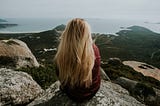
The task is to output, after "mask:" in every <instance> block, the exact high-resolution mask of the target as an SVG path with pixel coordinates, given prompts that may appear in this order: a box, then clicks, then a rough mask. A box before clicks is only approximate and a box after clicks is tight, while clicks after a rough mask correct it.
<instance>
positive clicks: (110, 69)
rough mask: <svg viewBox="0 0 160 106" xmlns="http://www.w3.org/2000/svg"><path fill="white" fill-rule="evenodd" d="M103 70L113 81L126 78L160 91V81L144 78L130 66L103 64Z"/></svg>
mask: <svg viewBox="0 0 160 106" xmlns="http://www.w3.org/2000/svg"><path fill="white" fill-rule="evenodd" d="M102 68H103V69H104V71H105V72H106V74H107V75H108V76H109V78H110V79H111V80H116V79H117V78H118V77H125V78H128V79H131V80H135V81H138V82H140V83H143V84H146V85H148V86H151V87H155V88H158V89H160V81H158V80H156V79H154V78H152V77H147V76H144V75H143V74H142V73H139V72H136V71H135V70H134V69H133V68H131V67H129V66H126V65H123V64H120V65H115V64H114V65H113V64H102Z"/></svg>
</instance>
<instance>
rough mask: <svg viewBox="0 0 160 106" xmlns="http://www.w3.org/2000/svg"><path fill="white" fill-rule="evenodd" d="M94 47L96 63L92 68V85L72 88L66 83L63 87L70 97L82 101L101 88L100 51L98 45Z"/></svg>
mask: <svg viewBox="0 0 160 106" xmlns="http://www.w3.org/2000/svg"><path fill="white" fill-rule="evenodd" d="M93 49H94V53H95V63H94V67H93V69H92V85H91V86H90V87H89V88H85V87H75V88H70V87H69V86H67V85H66V86H65V87H64V88H63V90H62V89H61V90H62V91H63V92H65V93H66V94H67V95H68V97H69V98H71V99H72V100H74V101H76V102H82V101H84V100H88V99H91V98H92V97H93V96H94V95H95V94H96V92H97V91H98V89H99V88H100V82H101V81H100V53H99V49H98V47H97V46H96V45H95V44H94V45H93Z"/></svg>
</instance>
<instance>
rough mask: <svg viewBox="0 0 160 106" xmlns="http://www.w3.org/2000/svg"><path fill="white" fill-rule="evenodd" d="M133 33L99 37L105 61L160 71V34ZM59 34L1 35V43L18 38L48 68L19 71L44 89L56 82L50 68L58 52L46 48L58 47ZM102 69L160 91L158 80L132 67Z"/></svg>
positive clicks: (133, 30)
mask: <svg viewBox="0 0 160 106" xmlns="http://www.w3.org/2000/svg"><path fill="white" fill-rule="evenodd" d="M64 27H65V26H64V25H60V26H58V27H57V28H56V30H58V31H62V30H63V29H64ZM129 29H130V30H122V31H120V32H118V33H117V34H118V35H119V36H114V35H104V34H101V35H100V36H98V37H97V40H96V44H97V45H98V47H99V49H100V53H101V58H102V60H103V61H106V60H107V59H109V58H112V57H118V58H120V59H121V60H122V61H123V60H135V61H142V62H145V63H148V64H151V65H153V66H156V67H158V68H160V65H159V64H160V52H159V50H160V43H159V42H160V34H157V33H154V32H152V31H150V30H148V29H146V28H143V27H139V26H133V27H129ZM56 30H54V29H53V30H49V31H45V32H40V33H33V34H32V33H24V34H23V33H22V34H0V39H10V38H15V39H20V40H22V41H24V42H25V43H26V44H27V45H28V47H29V48H30V49H31V51H32V53H33V54H34V55H35V57H36V58H37V60H38V62H39V63H40V64H45V67H39V68H26V69H19V71H24V72H27V73H29V74H30V75H31V76H32V77H33V79H34V80H36V81H37V82H38V83H39V84H40V85H41V86H42V87H43V88H47V87H48V86H49V85H50V84H52V83H53V82H54V81H55V80H56V76H55V69H54V66H52V65H50V64H53V58H54V55H55V53H56V51H44V48H47V49H49V48H52V49H53V48H56V47H57V45H58V40H57V38H58V37H59V36H60V33H59V32H57V31H56ZM94 37H96V36H94ZM102 67H103V68H104V70H105V72H106V73H107V75H109V77H110V78H111V79H112V80H114V79H116V78H118V77H120V76H123V77H126V78H129V79H132V80H136V81H140V82H141V83H145V84H147V85H149V86H153V87H156V88H158V89H160V82H159V81H158V80H156V79H154V78H151V77H145V76H143V75H142V74H141V73H138V72H136V71H134V70H133V69H132V68H130V67H129V66H124V65H111V64H108V65H105V66H103V65H102Z"/></svg>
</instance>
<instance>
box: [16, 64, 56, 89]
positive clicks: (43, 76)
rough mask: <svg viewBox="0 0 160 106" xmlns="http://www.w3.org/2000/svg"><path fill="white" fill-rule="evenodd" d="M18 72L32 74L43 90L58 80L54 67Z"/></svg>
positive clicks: (27, 69) (48, 66)
mask: <svg viewBox="0 0 160 106" xmlns="http://www.w3.org/2000/svg"><path fill="white" fill-rule="evenodd" d="M16 71H23V72H26V73H28V74H30V75H31V76H32V78H33V80H35V81H36V82H37V83H38V84H39V85H40V86H41V87H42V88H43V89H47V88H48V87H49V86H50V85H51V84H53V83H54V82H55V81H56V80H57V76H56V73H55V67H54V65H51V64H50V65H46V66H45V67H42V66H40V67H34V68H21V69H17V70H16Z"/></svg>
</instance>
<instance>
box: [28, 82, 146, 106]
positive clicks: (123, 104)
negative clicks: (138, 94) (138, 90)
mask: <svg viewBox="0 0 160 106" xmlns="http://www.w3.org/2000/svg"><path fill="white" fill-rule="evenodd" d="M59 85H60V83H59V82H58V81H57V82H55V83H54V84H53V85H51V87H50V88H49V89H47V90H46V91H45V93H43V94H42V95H41V96H40V97H38V98H36V99H35V100H34V101H33V102H31V103H30V104H29V105H28V106H34V105H36V106H53V105H54V106H64V105H65V106H144V104H142V103H140V102H138V101H137V100H136V99H135V98H133V97H131V96H129V93H128V91H127V90H125V89H123V88H122V87H120V86H119V85H117V84H114V83H111V82H108V81H104V80H102V82H101V87H100V89H99V91H98V92H97V93H96V95H95V96H94V97H93V98H92V99H91V100H89V101H86V102H83V103H75V102H73V101H72V100H70V99H69V98H68V97H67V95H66V94H64V93H62V92H61V91H60V90H59Z"/></svg>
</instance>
